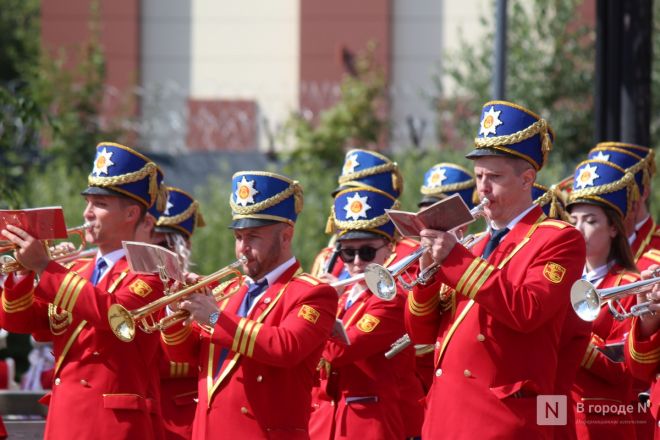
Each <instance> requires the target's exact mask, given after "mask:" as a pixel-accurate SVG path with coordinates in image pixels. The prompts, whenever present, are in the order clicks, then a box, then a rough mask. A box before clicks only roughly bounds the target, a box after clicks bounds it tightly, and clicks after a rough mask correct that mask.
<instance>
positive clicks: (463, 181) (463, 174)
mask: <svg viewBox="0 0 660 440" xmlns="http://www.w3.org/2000/svg"><path fill="white" fill-rule="evenodd" d="M475 189H476V183H475V180H474V177H473V176H472V173H471V172H470V171H468V170H466V169H465V168H463V167H462V166H460V165H456V164H454V163H446V162H444V163H438V164H435V165H433V166H432V167H431V168H429V170H428V171H427V172H426V174H424V183H422V187H421V188H420V192H421V193H422V195H423V197H422V200H421V201H420V202H419V205H420V206H422V205H427V204H433V203H435V202H437V201H438V200H442V199H444V198H445V197H449V196H451V195H453V194H455V193H458V194H459V195H460V196H461V198H462V199H463V201H464V202H465V204H466V205H467V206H468V208H470V209H472V208H474V197H475V194H474V192H475Z"/></svg>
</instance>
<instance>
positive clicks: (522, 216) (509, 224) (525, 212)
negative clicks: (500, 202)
mask: <svg viewBox="0 0 660 440" xmlns="http://www.w3.org/2000/svg"><path fill="white" fill-rule="evenodd" d="M534 208H536V205H535V204H533V203H532V204H531V205H530V207H529V208H527V209H525V210H524V211H523V212H521V213H520V214H518V215H517V216H516V217H515V218H514V219H513V220H511V221H510V222H509V223H508V224H507V225H506V227H507V228H509V231H511V230H512V229H513V228H514V227H515V226H516V225H517V224H518V222H520V220H522V219H523V218H524V217H525V216H526V215H527V214H528V213H529V212H530V211H531V210H532V209H534ZM494 229H496V228H495V227H494V226H493V223H492V222H490V223H489V225H488V230H489V231H492V230H494Z"/></svg>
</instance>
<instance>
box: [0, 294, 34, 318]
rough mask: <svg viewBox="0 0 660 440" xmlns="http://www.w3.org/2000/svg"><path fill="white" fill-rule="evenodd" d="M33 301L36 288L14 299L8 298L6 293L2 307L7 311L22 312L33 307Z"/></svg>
mask: <svg viewBox="0 0 660 440" xmlns="http://www.w3.org/2000/svg"><path fill="white" fill-rule="evenodd" d="M33 303H34V289H32V290H30V291H29V292H28V293H26V294H25V295H23V296H21V297H20V298H17V299H14V300H8V299H7V297H6V296H5V295H4V294H3V295H2V309H3V310H4V311H5V312H7V313H16V312H22V311H23V310H27V309H29V308H30V307H32V304H33Z"/></svg>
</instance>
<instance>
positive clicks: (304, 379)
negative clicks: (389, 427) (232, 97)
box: [162, 171, 337, 439]
mask: <svg viewBox="0 0 660 440" xmlns="http://www.w3.org/2000/svg"><path fill="white" fill-rule="evenodd" d="M302 197H303V195H302V189H301V187H300V185H299V184H298V182H296V181H293V180H290V179H288V178H286V177H284V176H280V175H277V174H274V173H268V172H263V171H248V172H240V173H237V174H235V175H234V176H233V179H232V193H231V196H230V205H231V209H232V213H233V222H232V224H231V226H230V228H231V229H232V230H233V231H234V237H235V239H236V247H235V250H236V256H237V257H239V258H240V257H245V258H246V261H245V262H244V263H243V271H244V272H245V273H246V275H247V276H246V277H244V279H243V278H242V279H240V280H238V281H237V280H233V281H231V282H230V283H224V285H223V284H221V285H220V286H219V287H218V288H217V289H215V290H214V294H216V295H218V297H219V298H222V297H224V298H226V299H220V300H216V299H215V298H213V297H212V296H206V295H197V294H195V295H191V296H189V297H188V298H186V299H185V300H183V301H181V303H180V308H181V309H184V310H187V311H188V312H190V314H191V316H190V320H192V321H194V322H196V323H197V324H199V325H197V324H196V325H193V326H188V327H185V326H182V325H181V324H176V325H174V326H172V327H170V328H168V329H167V330H165V331H164V332H163V333H162V338H163V342H164V346H165V348H166V350H167V351H168V353H169V355H170V357H171V359H173V360H176V361H179V362H190V363H198V364H199V365H200V366H201V369H200V373H199V374H200V376H199V381H198V383H199V389H198V393H199V404H198V406H197V412H196V414H195V420H194V423H193V439H206V438H231V439H235V438H244V439H256V438H281V439H306V438H308V434H307V424H308V422H309V414H310V408H311V404H310V400H311V389H312V381H313V378H314V371H315V368H316V364H317V362H318V359H319V357H320V356H321V349H322V347H323V342H324V341H325V339H326V338H327V337H328V336H329V335H330V330H331V328H332V325H333V322H334V313H335V309H336V307H337V294H336V293H335V290H334V289H333V288H332V287H330V286H328V285H327V284H324V283H322V282H321V281H320V280H318V279H316V278H314V277H312V276H310V275H307V274H303V273H301V270H300V264H299V263H298V261H297V260H296V258H295V257H294V256H293V253H292V249H291V240H292V239H293V233H294V225H295V221H296V218H297V216H298V213H299V212H300V210H301V209H302V204H303V198H302ZM232 292H237V293H236V294H235V295H231V293H232ZM209 328H210V331H208V329H209Z"/></svg>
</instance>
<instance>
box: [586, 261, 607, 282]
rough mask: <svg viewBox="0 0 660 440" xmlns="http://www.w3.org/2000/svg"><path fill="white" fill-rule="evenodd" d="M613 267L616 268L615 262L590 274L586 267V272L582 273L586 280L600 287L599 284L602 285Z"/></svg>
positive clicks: (604, 265)
mask: <svg viewBox="0 0 660 440" xmlns="http://www.w3.org/2000/svg"><path fill="white" fill-rule="evenodd" d="M612 266H614V261H610V262H608V263H607V264H603V265H602V266H598V267H596V268H594V269H592V270H590V271H588V272H587V266H584V270H583V271H582V276H583V277H584V279H585V280H587V281H589V282H590V283H592V284H593V285H594V286H596V287H598V284H600V282H601V281H603V278H605V275H607V273H608V272H609V271H610V269H611V268H612Z"/></svg>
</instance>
